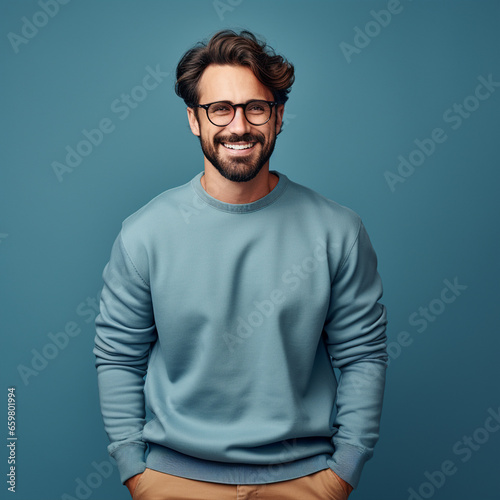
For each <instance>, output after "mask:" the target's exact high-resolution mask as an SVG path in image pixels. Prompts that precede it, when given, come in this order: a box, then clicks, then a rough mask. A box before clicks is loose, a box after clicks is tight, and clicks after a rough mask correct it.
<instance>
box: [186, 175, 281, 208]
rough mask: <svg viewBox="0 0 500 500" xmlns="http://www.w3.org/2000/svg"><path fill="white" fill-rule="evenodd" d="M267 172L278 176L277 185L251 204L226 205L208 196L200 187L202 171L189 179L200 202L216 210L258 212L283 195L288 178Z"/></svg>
mask: <svg viewBox="0 0 500 500" xmlns="http://www.w3.org/2000/svg"><path fill="white" fill-rule="evenodd" d="M269 172H270V173H272V174H275V175H277V176H278V183H277V184H276V186H274V189H273V190H272V191H271V192H270V193H268V194H266V195H265V196H263V197H262V198H259V199H258V200H255V201H252V202H251V203H226V202H224V201H220V200H218V199H217V198H214V197H213V196H210V195H209V194H208V193H207V192H206V191H205V190H204V189H203V186H202V185H201V178H202V177H203V174H204V173H205V172H204V171H202V172H200V173H199V174H197V175H196V176H195V177H194V178H193V179H191V186H192V187H193V189H194V191H195V193H196V194H197V195H198V196H199V197H200V198H201V200H202V201H204V202H205V203H207V204H208V205H210V206H211V207H213V208H215V209H217V210H222V211H223V212H232V213H248V212H255V211H256V210H260V209H262V208H264V207H267V206H268V205H270V204H271V203H273V202H275V201H276V200H277V199H278V198H279V197H280V196H281V195H282V194H283V193H284V191H285V189H286V186H287V184H288V177H287V176H286V175H285V174H282V173H280V172H278V171H277V170H270V171H269Z"/></svg>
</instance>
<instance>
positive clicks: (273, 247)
mask: <svg viewBox="0 0 500 500" xmlns="http://www.w3.org/2000/svg"><path fill="white" fill-rule="evenodd" d="M271 172H273V173H274V174H275V175H277V176H278V177H279V181H278V183H277V185H276V186H275V187H274V189H272V191H271V192H270V193H269V194H267V195H266V196H264V197H262V198H260V199H258V200H257V201H254V202H252V203H246V204H230V203H225V202H222V201H220V200H218V199H216V198H213V197H212V196H210V195H209V194H208V193H207V192H206V191H205V190H204V189H203V187H202V186H201V183H200V179H201V177H202V175H203V172H200V173H199V174H197V175H196V176H195V177H194V178H193V179H191V180H190V181H189V182H187V183H186V184H184V185H182V186H179V187H176V188H173V189H169V190H167V191H165V192H163V193H161V194H160V195H158V196H157V197H155V198H154V199H153V200H151V201H150V202H149V203H148V204H146V205H145V206H143V207H142V208H141V209H139V210H138V211H137V212H135V213H134V214H132V215H131V216H129V217H128V218H127V219H125V221H124V222H123V224H122V227H121V230H120V232H119V234H118V236H117V238H116V240H115V242H114V245H113V248H112V250H111V256H110V259H109V262H108V264H107V265H106V267H105V269H104V272H103V280H104V286H103V289H102V293H101V297H100V312H99V315H98V316H97V317H96V337H95V347H94V354H95V356H96V368H97V379H98V387H99V395H100V402H101V412H102V415H103V421H104V426H105V430H106V432H107V434H108V436H109V440H110V444H109V447H108V451H109V453H110V455H111V456H112V457H114V459H115V460H116V462H117V465H118V469H119V472H120V478H121V481H122V482H123V483H124V482H125V481H126V480H127V479H128V478H130V477H132V476H134V475H135V474H138V473H141V472H143V471H144V470H145V468H146V467H149V468H152V469H155V470H158V471H160V472H166V473H169V474H173V475H177V476H181V477H187V478H190V479H197V480H203V481H211V482H220V483H227V484H255V483H271V482H276V481H284V480H289V479H293V478H296V477H301V476H304V475H307V474H311V473H314V472H317V471H320V470H323V469H326V468H328V467H330V468H331V469H332V470H333V471H334V472H335V473H336V474H338V475H339V476H340V477H341V478H342V479H344V480H345V481H347V482H348V483H349V484H351V485H352V486H353V487H356V486H357V485H358V482H359V478H360V474H361V471H362V468H363V465H364V464H365V462H366V461H367V460H368V459H369V458H370V457H371V456H372V455H373V450H374V446H375V444H376V442H377V440H378V438H379V425H380V417H381V410H382V400H383V393H384V385H385V371H386V367H387V361H388V358H387V351H386V333H385V331H386V323H387V316H386V309H385V307H384V306H383V305H382V304H381V303H380V302H379V300H380V298H381V296H382V284H381V279H380V276H379V274H378V271H377V257H376V255H375V253H374V250H373V248H372V245H371V243H370V240H369V237H368V234H367V232H366V229H365V227H364V225H363V223H362V221H361V219H360V217H359V216H358V215H357V214H356V213H355V212H353V211H352V210H350V209H349V208H346V207H344V206H341V205H339V204H338V203H336V202H334V201H332V200H329V199H327V198H325V197H324V196H322V195H320V194H318V193H317V192H315V191H313V190H311V189H309V188H307V187H305V186H302V185H300V184H298V183H295V182H293V181H291V180H290V179H289V178H288V177H287V176H286V175H285V174H283V173H281V172H278V171H271ZM334 369H335V370H334ZM336 372H337V373H336ZM146 408H147V410H148V411H146Z"/></svg>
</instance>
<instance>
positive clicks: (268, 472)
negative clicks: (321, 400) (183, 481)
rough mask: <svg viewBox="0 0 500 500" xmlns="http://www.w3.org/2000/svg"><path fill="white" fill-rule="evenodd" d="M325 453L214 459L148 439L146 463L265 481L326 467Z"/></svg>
mask: <svg viewBox="0 0 500 500" xmlns="http://www.w3.org/2000/svg"><path fill="white" fill-rule="evenodd" d="M331 458H332V456H331V455H330V454H328V453H323V454H320V455H315V456H312V457H307V458H302V459H299V460H294V461H292V462H284V463H277V464H266V465H260V464H242V463H228V462H216V461H211V460H204V459H201V458H195V457H191V456H188V455H184V454H183V453H180V452H178V451H175V450H172V449H170V448H166V447H164V446H161V445H157V444H153V443H149V454H148V457H147V459H146V467H147V468H148V469H153V470H155V471H158V472H164V473H166V474H170V475H172V476H178V477H184V478H187V479H194V480H197V481H206V482H211V483H223V484H267V483H277V482H280V481H288V480H290V479H296V478H298V477H302V476H307V475H309V474H314V473H315V472H319V471H321V470H324V469H328V468H329V466H328V463H327V460H328V459H331Z"/></svg>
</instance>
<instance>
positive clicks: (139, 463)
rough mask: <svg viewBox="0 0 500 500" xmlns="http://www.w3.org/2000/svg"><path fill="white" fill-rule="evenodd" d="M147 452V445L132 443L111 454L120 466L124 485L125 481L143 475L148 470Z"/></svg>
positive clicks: (119, 470) (121, 479)
mask: <svg viewBox="0 0 500 500" xmlns="http://www.w3.org/2000/svg"><path fill="white" fill-rule="evenodd" d="M145 451H146V443H144V444H143V445H141V444H138V443H130V444H124V445H122V446H120V447H119V448H117V449H116V450H115V451H113V453H111V456H112V457H113V458H114V459H115V460H116V463H117V465H118V472H119V473H120V481H121V482H122V484H125V481H126V480H127V479H130V478H131V477H132V476H135V475H136V474H142V473H143V472H144V471H145V470H146V457H145Z"/></svg>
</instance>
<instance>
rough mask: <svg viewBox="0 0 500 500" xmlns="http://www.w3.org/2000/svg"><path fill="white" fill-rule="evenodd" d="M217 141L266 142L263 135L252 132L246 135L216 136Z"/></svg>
mask: <svg viewBox="0 0 500 500" xmlns="http://www.w3.org/2000/svg"><path fill="white" fill-rule="evenodd" d="M215 142H217V143H223V142H225V143H229V142H260V143H262V144H263V143H264V138H263V137H257V136H255V135H252V134H244V135H235V134H233V135H230V136H229V137H216V138H215Z"/></svg>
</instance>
